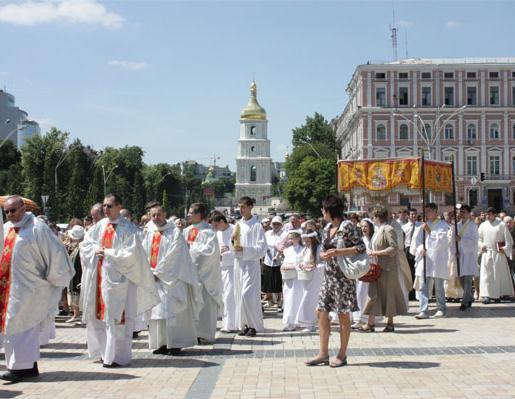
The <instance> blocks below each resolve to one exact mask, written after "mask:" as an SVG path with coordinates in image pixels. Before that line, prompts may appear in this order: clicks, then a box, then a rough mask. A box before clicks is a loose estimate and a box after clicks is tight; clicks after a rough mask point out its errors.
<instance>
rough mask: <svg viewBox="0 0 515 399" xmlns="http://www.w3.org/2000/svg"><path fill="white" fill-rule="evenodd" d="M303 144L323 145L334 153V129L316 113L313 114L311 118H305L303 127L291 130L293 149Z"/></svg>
mask: <svg viewBox="0 0 515 399" xmlns="http://www.w3.org/2000/svg"><path fill="white" fill-rule="evenodd" d="M305 143H311V144H315V143H317V144H324V145H326V146H327V147H328V148H331V149H333V150H334V151H335V152H336V147H337V145H336V134H335V132H334V129H333V128H332V126H331V125H330V124H329V123H328V122H327V121H326V120H325V118H324V117H323V116H322V115H321V114H319V113H318V112H315V115H313V117H309V116H308V117H306V122H305V123H304V125H302V126H301V127H298V128H295V129H293V137H292V144H293V147H297V146H299V145H302V144H305Z"/></svg>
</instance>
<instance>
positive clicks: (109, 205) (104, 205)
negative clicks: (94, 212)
mask: <svg viewBox="0 0 515 399" xmlns="http://www.w3.org/2000/svg"><path fill="white" fill-rule="evenodd" d="M113 206H114V205H111V204H102V207H103V208H107V209H111V208H112V207H113Z"/></svg>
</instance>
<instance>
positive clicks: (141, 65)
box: [107, 60, 150, 71]
mask: <svg viewBox="0 0 515 399" xmlns="http://www.w3.org/2000/svg"><path fill="white" fill-rule="evenodd" d="M107 65H109V66H114V67H120V68H123V69H128V70H130V71H141V70H142V69H147V68H148V67H149V66H150V65H149V64H147V63H146V62H137V61H127V60H111V61H109V62H108V63H107Z"/></svg>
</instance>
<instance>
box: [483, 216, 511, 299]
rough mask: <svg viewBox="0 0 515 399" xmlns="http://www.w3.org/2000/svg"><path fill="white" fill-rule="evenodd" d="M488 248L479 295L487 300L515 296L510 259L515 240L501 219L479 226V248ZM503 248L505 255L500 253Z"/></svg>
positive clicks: (484, 256) (485, 254) (485, 253)
mask: <svg viewBox="0 0 515 399" xmlns="http://www.w3.org/2000/svg"><path fill="white" fill-rule="evenodd" d="M483 247H486V252H483V255H482V256H481V271H480V273H481V275H480V278H479V295H480V296H482V297H485V298H494V299H497V298H500V297H502V296H505V295H508V296H513V284H512V280H511V277H510V269H509V266H508V258H507V257H506V255H508V256H509V255H510V254H511V250H512V247H513V239H512V237H511V234H510V232H509V231H508V228H507V227H506V225H505V224H504V222H502V221H501V220H499V219H495V220H494V221H493V222H489V221H488V220H486V221H484V222H483V223H481V225H480V226H479V248H480V249H482V248H483ZM498 247H501V248H502V249H503V250H504V253H500V252H499V248H498Z"/></svg>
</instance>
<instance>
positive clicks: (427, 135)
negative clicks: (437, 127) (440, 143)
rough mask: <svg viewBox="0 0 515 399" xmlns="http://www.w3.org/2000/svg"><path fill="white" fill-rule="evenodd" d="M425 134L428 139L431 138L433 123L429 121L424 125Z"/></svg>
mask: <svg viewBox="0 0 515 399" xmlns="http://www.w3.org/2000/svg"><path fill="white" fill-rule="evenodd" d="M423 134H424V136H425V138H426V139H427V140H431V125H429V124H427V123H426V124H425V125H424V129H423Z"/></svg>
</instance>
